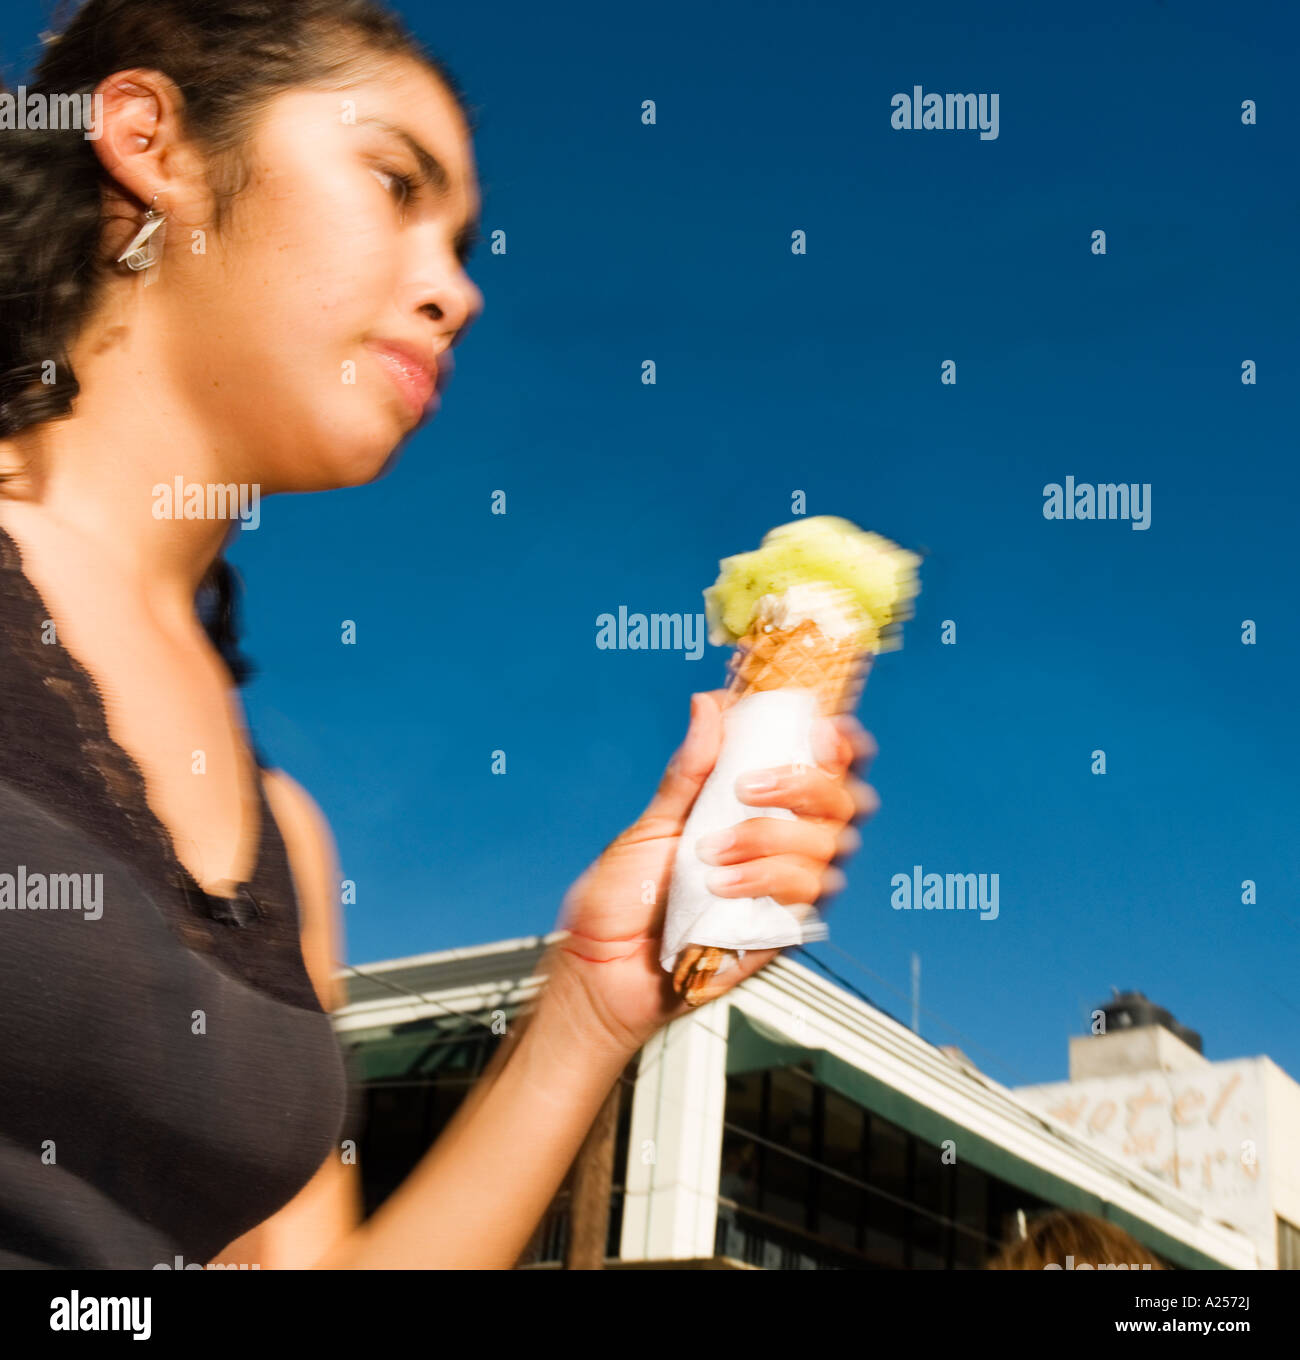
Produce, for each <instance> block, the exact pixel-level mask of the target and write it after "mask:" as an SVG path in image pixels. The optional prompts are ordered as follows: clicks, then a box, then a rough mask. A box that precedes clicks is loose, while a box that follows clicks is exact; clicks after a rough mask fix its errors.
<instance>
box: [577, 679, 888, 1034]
mask: <svg viewBox="0 0 1300 1360" xmlns="http://www.w3.org/2000/svg"><path fill="white" fill-rule="evenodd" d="M731 701H732V696H731V695H730V693H729V692H728V691H727V690H711V691H707V692H703V693H700V694H695V695H693V696H692V697H691V725H690V729H689V731H688V732H687V736H686V740H685V741H684V742H683V743H682V746H681V747H680V749H679V750H678V751H677V753H676V755H674V756H673V758H672V760H671V761H670V762H669V764H668V769H667V771H666V772H665V774H664V777H663V779H662V781H661V782H660V785H659V791H658V792H657V793H656V794H655V796H654V798H653V799H652V800H651V802H650V805H649V806H648V807H647V808H646V810H645V811H644V812H643V813H642V814H641V816H640V817H639V818H638V819H637V821H636V822H635V823H634V824H633V825H632V826H630V827H628V829H627V830H626V831H624V832H623V833H622V835H620V836H618V837H617V838H616V839H615V840H614V841H613V842H611V844H610V845H609V846H608V847H606V849H605V851H604V853H603V854H602V855H601V856H600V858H599V859H598V860H596V862H595V863H594V864H592V865H591V867H590V868H589V869H588V870H587V871H586V872H585V873H584V874H583V875H582V877H581V878H579V879H578V881H577V882H576V883H575V884H574V885H573V887H572V888H570V890H569V892H568V893H567V894H566V896H565V899H564V906H563V910H562V912H561V915H560V920H559V922H558V928H559V929H562V930H566V931H568V932H569V938H568V939H566V940H564V941H562V942H561V943H560V944H559V945H558V946H557V951H558V952H557V953H556V956H555V959H554V961H553V963H552V966H553V967H562V968H564V969H565V971H566V972H568V973H571V974H572V975H573V976H574V977H576V978H577V979H578V980H579V983H580V986H579V987H578V988H576V989H575V990H576V993H577V994H578V995H580V996H584V997H585V998H586V999H587V1000H589V1002H590V1005H591V1008H592V1016H591V1018H592V1019H593V1020H594V1021H595V1022H596V1023H597V1024H598V1026H599V1027H600V1029H601V1031H603V1032H605V1033H607V1034H608V1035H609V1036H610V1038H611V1039H612V1040H613V1041H614V1042H615V1043H618V1044H620V1045H622V1046H623V1047H624V1048H625V1049H627V1051H628V1053H629V1054H631V1053H633V1052H635V1051H636V1050H637V1049H638V1048H640V1047H641V1046H642V1045H643V1044H644V1043H645V1042H646V1041H647V1040H648V1039H650V1037H651V1036H652V1035H653V1034H655V1033H656V1032H657V1031H658V1030H659V1029H661V1028H662V1027H663V1026H664V1025H666V1024H667V1023H668V1022H669V1021H671V1020H675V1019H677V1018H678V1017H679V1016H681V1015H685V1014H687V1013H688V1012H689V1011H690V1010H691V1009H692V1007H690V1006H689V1005H688V1004H687V1003H686V1002H685V1001H683V1000H682V999H681V998H680V997H678V996H677V994H676V993H675V992H674V991H673V987H672V978H671V975H670V974H668V973H667V972H665V971H664V969H663V968H661V967H660V966H659V945H660V936H661V934H662V931H663V924H664V915H665V911H666V907H667V900H668V887H669V883H670V881H671V878H672V870H673V863H674V860H675V857H676V854H677V848H678V843H679V841H680V839H681V834H682V828H683V826H684V825H685V823H686V818H687V815H688V814H689V813H690V810H691V807H692V805H693V804H694V802H695V798H696V795H697V794H698V793H699V791H700V790H701V789H702V788H703V787H704V781H705V780H706V779H707V778H708V777H709V775H710V773H711V772H712V770H713V767H714V765H715V764H716V762H717V758H718V753H719V751H720V750H721V748H722V732H723V713H724V710H725V708H726V707H728V706H729V704H730V702H731ZM813 752H814V754H815V756H816V758H817V764H816V765H813V766H811V767H807V766H785V767H783V768H782V769H779V770H777V771H775V773H776V774H778V776H779V777H780V782H779V784H778V785H777V787H776V788H774V789H772V790H770V791H767V792H761V793H758V792H749V791H747V790H746V789H745V787H744V780H743V779H742V780H741V781H739V782H738V783H737V789H736V792H737V796H738V797H739V798H740V799H741V801H742V802H745V803H748V804H750V805H752V806H754V807H785V808H789V809H790V810H791V811H792V812H794V813H795V814H796V820H794V821H789V820H785V819H782V818H776V817H754V818H751V819H749V820H747V821H744V822H741V823H740V824H739V825H738V826H737V827H736V828H735V833H736V840H735V844H734V845H733V846H731V847H730V848H728V849H725V850H723V851H721V852H720V853H719V854H718V855H717V860H716V862H717V864H718V865H719V869H718V870H715V871H714V872H715V873H718V872H720V870H721V869H722V868H734V869H736V870H738V871H739V876H738V877H737V879H736V881H735V882H733V883H730V884H725V885H724V884H721V883H719V884H717V885H716V886H715V884H714V883H713V882H710V884H709V886H710V889H711V890H712V891H714V892H716V894H717V895H718V896H719V897H765V896H770V897H773V898H774V899H775V900H776V901H777V902H780V903H782V904H783V905H787V906H793V905H796V904H816V903H819V902H823V901H824V900H825V899H827V898H829V897H831V896H833V895H834V894H835V893H837V892H839V891H840V889H841V888H842V887H843V886H844V882H845V879H844V875H843V873H842V872H841V870H840V869H839V867H838V864H837V863H836V861H838V860H839V859H841V858H843V857H845V856H847V855H849V854H851V853H852V852H853V851H854V850H856V849H857V847H858V845H859V844H860V841H861V837H860V836H859V835H858V833H857V831H856V829H855V826H854V824H855V823H857V822H860V821H863V820H865V819H866V818H868V817H870V816H872V814H873V813H874V812H875V811H876V809H877V808H878V807H879V806H880V799H879V798H878V797H877V795H876V792H875V790H874V789H872V788H871V787H870V786H869V785H867V784H865V783H863V782H862V780H860V779H858V778H856V776H855V771H856V769H857V767H858V766H859V765H861V766H862V767H863V768H864V770H865V767H866V766H867V765H869V764H870V762H871V760H872V758H873V757H874V756H875V754H876V743H875V741H874V740H873V739H872V737H871V736H870V734H869V733H867V732H866V731H864V730H863V728H862V726H861V724H860V723H858V721H857V720H856V719H855V718H852V717H848V716H842V717H837V718H830V719H827V718H821V719H819V720H818V722H817V725H816V726H815V728H814V731H813ZM754 773H757V772H756V771H755V772H754ZM780 952H781V951H780V950H779V949H756V950H746V952H745V956H744V958H743V959H741V960H740V962H739V965H738V967H736V968H733V969H731V970H729V971H728V972H727V973H725V974H724V975H723V977H722V978H721V979H719V980H717V981H716V982H715V983H714V984H713V985H712V986H710V987H709V989H708V991H707V992H706V993H705V994H704V999H705V1000H713V999H714V998H715V997H718V996H721V995H723V994H724V993H725V992H728V991H730V990H731V988H732V987H734V986H736V985H737V984H738V983H741V982H743V981H744V980H745V979H746V978H749V977H752V976H753V975H754V974H755V973H756V972H758V970H759V969H760V968H762V967H763V966H764V965H765V964H768V963H770V962H771V961H772V959H774V958H775V957H776V955H777V954H779V953H780Z"/></svg>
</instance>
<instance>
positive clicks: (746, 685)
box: [727, 619, 872, 717]
mask: <svg viewBox="0 0 1300 1360" xmlns="http://www.w3.org/2000/svg"><path fill="white" fill-rule="evenodd" d="M871 660H872V657H871V653H870V652H860V651H858V650H857V648H856V647H855V646H854V645H853V643H852V642H851V641H847V640H844V639H839V638H834V637H830V636H828V635H827V634H826V633H823V632H822V631H821V629H820V628H818V626H817V625H816V624H815V623H814V622H812V620H811V619H805V620H804V621H803V622H802V623H799V624H797V625H796V626H795V627H793V628H774V629H772V630H771V632H763V631H761V630H759V631H755V632H752V633H746V634H745V636H744V637H743V638H741V639H740V641H739V643H737V645H736V650H735V652H734V653H733V654H732V658H731V662H730V665H729V666H728V672H729V679H728V683H727V690H728V692H729V694H730V695H731V702H732V703H735V702H737V701H739V700H740V699H743V698H744V697H745V695H747V694H752V693H754V692H756V691H758V690H771V689H810V690H813V691H814V692H815V693H816V695H817V699H818V705H819V708H820V710H821V712H822V713H823V714H824V715H826V716H828V717H830V716H833V715H835V714H837V713H851V712H852V711H853V710H854V709H855V708H856V707H857V706H858V699H859V698H860V697H861V695H862V687H863V685H864V684H865V683H866V679H867V672H868V671H869V670H870V669H871Z"/></svg>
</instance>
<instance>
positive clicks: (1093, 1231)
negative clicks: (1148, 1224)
mask: <svg viewBox="0 0 1300 1360" xmlns="http://www.w3.org/2000/svg"><path fill="white" fill-rule="evenodd" d="M1067 1257H1073V1258H1074V1269H1075V1270H1078V1268H1079V1267H1080V1266H1081V1265H1083V1266H1090V1267H1092V1268H1093V1269H1094V1270H1095V1269H1097V1268H1098V1267H1105V1268H1112V1267H1116V1266H1128V1267H1129V1269H1133V1268H1134V1267H1136V1268H1138V1269H1139V1270H1140V1269H1141V1268H1142V1267H1143V1266H1150V1267H1151V1269H1152V1270H1163V1269H1164V1265H1163V1264H1162V1263H1161V1261H1160V1258H1159V1257H1157V1256H1153V1255H1152V1254H1151V1252H1149V1251H1148V1250H1147V1249H1146V1248H1145V1247H1144V1246H1143V1245H1142V1244H1141V1243H1140V1242H1139V1241H1137V1240H1136V1239H1135V1238H1133V1237H1131V1236H1130V1235H1129V1234H1128V1233H1126V1232H1125V1231H1124V1229H1123V1228H1119V1227H1116V1225H1115V1224H1114V1223H1110V1222H1108V1221H1107V1220H1106V1219H1104V1218H1095V1217H1094V1216H1093V1215H1091V1214H1080V1213H1073V1212H1070V1211H1067V1210H1064V1209H1058V1210H1054V1211H1053V1212H1051V1213H1046V1214H1040V1215H1038V1216H1037V1217H1036V1218H1031V1219H1030V1220H1029V1222H1028V1223H1027V1224H1026V1227H1025V1236H1024V1237H1022V1238H1020V1239H1019V1240H1018V1241H1013V1242H1009V1243H1007V1244H1006V1246H1004V1247H1003V1249H1002V1250H1001V1251H1000V1252H999V1253H998V1254H997V1255H996V1256H995V1257H994V1258H993V1259H992V1260H991V1261H989V1263H988V1265H987V1266H986V1267H985V1269H987V1270H1043V1269H1044V1268H1045V1267H1047V1266H1049V1265H1052V1266H1060V1267H1061V1269H1062V1270H1064V1269H1065V1268H1066V1258H1067Z"/></svg>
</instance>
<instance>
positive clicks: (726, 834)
mask: <svg viewBox="0 0 1300 1360" xmlns="http://www.w3.org/2000/svg"><path fill="white" fill-rule="evenodd" d="M735 843H736V833H735V832H734V831H715V832H713V834H712V835H709V836H701V837H700V839H699V840H698V841H696V842H695V853H696V854H697V855H698V856H699V857H700V858H701V859H702V860H703V861H704V862H705V864H719V863H721V860H720V859H719V858H718V857H719V855H721V853H722V852H723V851H724V850H730V849H731V847H732V846H733V845H735Z"/></svg>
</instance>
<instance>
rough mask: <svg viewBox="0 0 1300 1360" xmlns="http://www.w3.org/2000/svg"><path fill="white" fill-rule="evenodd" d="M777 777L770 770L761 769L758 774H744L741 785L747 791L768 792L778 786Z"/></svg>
mask: <svg viewBox="0 0 1300 1360" xmlns="http://www.w3.org/2000/svg"><path fill="white" fill-rule="evenodd" d="M776 785H777V777H776V775H774V774H772V773H771V771H769V770H760V771H759V772H758V773H757V774H746V775H742V776H741V779H740V787H741V788H742V789H744V791H745V792H746V793H768V792H770V791H771V790H772V789H774V788H776Z"/></svg>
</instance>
